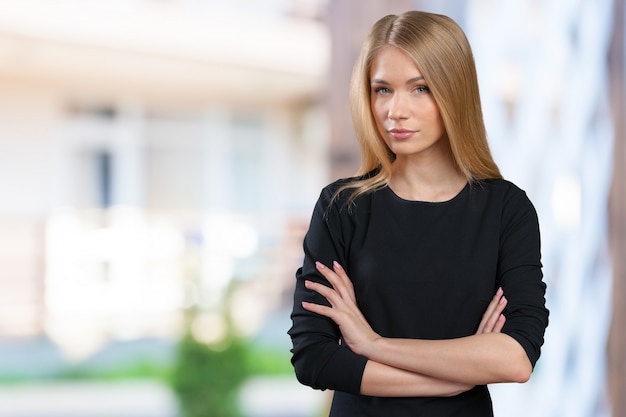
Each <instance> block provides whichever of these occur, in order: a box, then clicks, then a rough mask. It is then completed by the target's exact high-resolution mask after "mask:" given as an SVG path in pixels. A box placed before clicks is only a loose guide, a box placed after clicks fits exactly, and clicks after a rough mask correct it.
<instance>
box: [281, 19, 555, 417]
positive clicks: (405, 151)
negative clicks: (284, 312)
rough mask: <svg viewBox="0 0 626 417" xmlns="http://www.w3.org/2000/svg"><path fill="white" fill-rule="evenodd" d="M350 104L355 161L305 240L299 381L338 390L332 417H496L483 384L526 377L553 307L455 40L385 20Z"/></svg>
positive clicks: (418, 22) (528, 220) (451, 27)
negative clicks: (353, 171) (358, 159)
mask: <svg viewBox="0 0 626 417" xmlns="http://www.w3.org/2000/svg"><path fill="white" fill-rule="evenodd" d="M351 104H352V113H353V114H352V116H353V121H354V125H355V129H356V133H357V137H358V139H359V142H360V146H361V154H362V166H361V169H360V174H359V176H358V177H355V178H349V179H344V180H340V181H337V182H335V183H333V184H331V185H329V186H327V187H326V188H324V190H323V191H322V193H321V196H320V198H319V200H318V202H317V204H316V206H315V209H314V212H313V216H312V220H311V224H310V227H309V231H308V232H307V235H306V237H305V239H304V253H305V259H304V264H303V266H302V268H300V269H299V270H298V271H297V273H296V278H297V284H296V289H295V295H294V307H293V312H292V315H291V317H292V321H293V325H292V328H291V329H290V330H289V334H290V336H291V338H292V341H293V350H292V353H293V358H292V363H293V365H294V367H295V370H296V375H297V377H298V379H299V380H300V382H302V383H304V384H306V385H310V386H312V387H314V388H318V389H332V390H335V394H334V398H333V403H332V406H331V412H330V415H331V416H332V417H348V416H385V417H386V416H393V417H403V416H437V417H441V416H491V415H493V411H492V404H491V399H490V396H489V392H488V390H487V384H490V383H497V382H525V381H527V380H528V378H529V377H530V374H531V372H532V369H533V367H534V365H535V363H536V361H537V359H538V358H539V354H540V348H541V345H542V344H543V335H544V332H545V328H546V326H547V323H548V310H547V309H546V307H545V298H544V297H545V288H546V287H545V284H544V282H543V280H542V272H541V261H540V248H539V227H538V220H537V215H536V212H535V210H534V208H533V206H532V204H531V202H530V201H529V200H528V198H527V197H526V194H525V193H524V192H523V191H522V190H520V189H519V188H517V187H516V186H515V185H514V184H512V183H510V182H508V181H505V180H504V179H502V177H501V175H500V172H499V170H498V167H497V166H496V164H495V162H494V161H493V159H492V157H491V155H490V151H489V147H488V144H487V139H486V133H485V128H484V123H483V119H482V111H481V106H480V98H479V92H478V82H477V77H476V71H475V66H474V60H473V56H472V52H471V49H470V46H469V44H468V41H467V39H466V37H465V35H464V34H463V32H462V30H461V29H460V28H459V27H458V25H457V24H456V23H454V21H452V20H451V19H449V18H447V17H445V16H441V15H434V14H429V13H423V12H407V13H404V14H402V15H400V16H387V17H384V18H383V19H381V20H380V21H378V22H377V23H376V24H375V25H374V26H373V28H372V31H371V33H370V35H369V37H368V38H367V39H366V41H365V43H364V45H363V47H362V50H361V54H360V57H359V59H358V61H357V63H356V65H355V70H354V74H353V78H352V85H351ZM505 296H506V298H505ZM505 317H506V318H505Z"/></svg>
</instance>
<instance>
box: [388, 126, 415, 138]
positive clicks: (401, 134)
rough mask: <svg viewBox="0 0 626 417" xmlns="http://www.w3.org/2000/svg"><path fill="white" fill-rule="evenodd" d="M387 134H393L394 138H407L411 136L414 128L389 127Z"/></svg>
mask: <svg viewBox="0 0 626 417" xmlns="http://www.w3.org/2000/svg"><path fill="white" fill-rule="evenodd" d="M388 132H389V134H390V135H391V136H393V137H394V138H395V139H407V138H410V137H411V136H413V134H414V133H415V130H409V129H397V128H395V129H389V131H388Z"/></svg>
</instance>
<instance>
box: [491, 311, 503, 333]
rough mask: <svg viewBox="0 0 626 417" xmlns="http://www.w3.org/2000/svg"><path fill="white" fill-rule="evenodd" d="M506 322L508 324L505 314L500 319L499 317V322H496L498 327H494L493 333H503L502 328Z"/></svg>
mask: <svg viewBox="0 0 626 417" xmlns="http://www.w3.org/2000/svg"><path fill="white" fill-rule="evenodd" d="M505 322H506V317H505V316H504V314H500V317H498V320H497V321H496V325H495V326H494V328H493V331H492V333H500V332H501V331H502V328H503V327H504V323H505Z"/></svg>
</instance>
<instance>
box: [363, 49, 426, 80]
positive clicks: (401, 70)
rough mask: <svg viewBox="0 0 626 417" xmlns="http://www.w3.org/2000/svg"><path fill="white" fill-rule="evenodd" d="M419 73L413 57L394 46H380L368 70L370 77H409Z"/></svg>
mask: <svg viewBox="0 0 626 417" xmlns="http://www.w3.org/2000/svg"><path fill="white" fill-rule="evenodd" d="M421 75H422V73H421V71H420V69H419V68H418V66H417V64H416V63H415V62H414V61H413V59H411V57H410V56H409V55H407V54H406V52H404V51H403V50H401V49H400V48H397V47H395V46H385V47H383V48H381V49H380V50H379V51H378V52H377V53H376V54H375V55H374V59H373V60H372V64H371V66H370V71H369V77H370V79H373V78H389V77H392V78H396V77H400V78H402V77H407V78H406V79H411V78H415V77H417V76H421Z"/></svg>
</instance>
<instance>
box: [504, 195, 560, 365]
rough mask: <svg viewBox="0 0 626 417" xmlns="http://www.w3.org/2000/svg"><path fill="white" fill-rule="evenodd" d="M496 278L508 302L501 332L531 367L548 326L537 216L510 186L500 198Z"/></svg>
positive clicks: (528, 202) (537, 355) (529, 205)
mask: <svg viewBox="0 0 626 417" xmlns="http://www.w3.org/2000/svg"><path fill="white" fill-rule="evenodd" d="M497 275H498V280H499V283H500V285H501V286H502V288H503V289H504V294H505V296H506V297H507V300H508V305H507V308H506V310H505V311H504V315H505V316H506V319H507V320H506V324H505V326H504V329H503V330H502V331H503V333H505V334H508V335H509V336H511V337H513V338H514V339H515V340H517V342H518V343H520V344H521V345H522V347H523V348H524V350H525V351H526V354H527V355H528V358H529V360H530V362H531V364H532V365H533V367H534V366H535V363H536V362H537V360H538V359H539V356H540V353H541V346H542V345H543V341H544V332H545V329H546V327H547V325H548V309H547V308H546V305H545V292H546V285H545V283H544V281H543V280H542V278H543V274H542V272H541V254H540V237H539V223H538V219H537V214H536V212H535V209H534V207H533V205H532V203H531V202H530V201H529V200H528V198H527V197H526V194H525V193H524V192H523V191H521V190H519V189H518V188H517V187H514V186H511V189H510V190H509V192H508V193H507V194H506V195H505V197H504V204H503V211H502V218H501V233H500V253H499V256H498V272H497Z"/></svg>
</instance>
